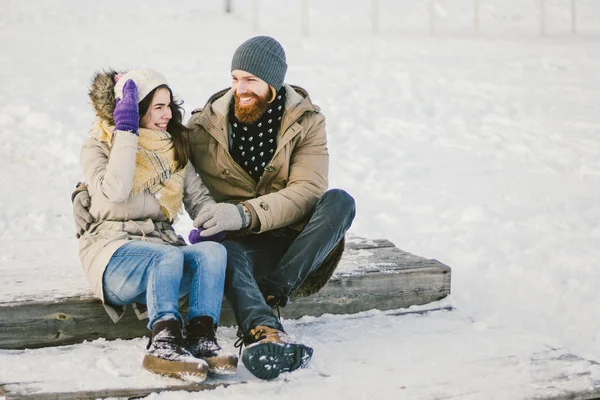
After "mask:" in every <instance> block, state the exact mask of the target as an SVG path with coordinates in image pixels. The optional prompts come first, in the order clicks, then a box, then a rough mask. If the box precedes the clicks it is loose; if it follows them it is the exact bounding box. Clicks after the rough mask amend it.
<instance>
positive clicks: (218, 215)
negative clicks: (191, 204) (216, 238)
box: [194, 203, 244, 237]
mask: <svg viewBox="0 0 600 400" xmlns="http://www.w3.org/2000/svg"><path fill="white" fill-rule="evenodd" d="M243 213H244V212H243V211H242V208H241V206H236V205H233V204H229V203H217V204H209V205H207V206H206V207H205V208H204V209H203V210H202V212H201V214H200V215H198V217H196V219H195V220H194V227H196V228H200V227H201V228H203V229H204V230H203V231H202V232H200V236H204V237H206V236H212V235H215V234H217V233H219V232H223V231H238V230H240V229H242V228H243V227H244V224H243V222H244V220H243Z"/></svg>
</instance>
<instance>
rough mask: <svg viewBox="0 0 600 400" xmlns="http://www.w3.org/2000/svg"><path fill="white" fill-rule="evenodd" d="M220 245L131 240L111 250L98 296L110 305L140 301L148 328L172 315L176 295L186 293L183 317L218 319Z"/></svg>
mask: <svg viewBox="0 0 600 400" xmlns="http://www.w3.org/2000/svg"><path fill="white" fill-rule="evenodd" d="M226 261H227V254H226V250H225V247H223V245H222V244H220V243H216V242H201V243H196V244H194V245H191V246H182V247H176V246H171V245H167V244H158V243H150V242H145V241H141V240H133V241H131V242H129V243H126V244H125V245H123V246H121V247H119V249H118V250H117V251H116V252H115V253H114V254H113V256H112V258H111V259H110V261H109V263H108V265H107V266H106V270H105V271H104V276H103V278H102V283H103V289H104V300H105V302H106V303H108V304H110V305H115V306H123V305H126V304H133V303H142V304H146V305H147V307H148V316H149V318H150V321H149V322H148V329H152V325H153V324H154V323H155V322H156V321H158V320H159V319H168V318H176V319H178V320H179V321H180V322H181V324H182V326H183V323H184V321H183V318H182V316H181V314H180V313H179V309H178V308H179V307H178V305H179V298H181V297H183V296H184V295H186V294H188V293H189V314H188V319H192V318H194V317H199V316H209V317H212V319H213V320H214V322H215V326H217V325H218V324H219V316H220V315H221V304H222V301H223V286H224V283H225V266H226Z"/></svg>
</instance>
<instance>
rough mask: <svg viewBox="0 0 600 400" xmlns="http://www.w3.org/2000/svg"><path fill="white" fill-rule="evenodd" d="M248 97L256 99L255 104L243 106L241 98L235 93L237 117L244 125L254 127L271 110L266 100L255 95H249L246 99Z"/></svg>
mask: <svg viewBox="0 0 600 400" xmlns="http://www.w3.org/2000/svg"><path fill="white" fill-rule="evenodd" d="M247 96H250V97H252V98H254V100H255V102H254V103H252V104H251V105H248V106H241V105H240V96H238V94H237V93H234V95H233V97H234V111H235V117H236V118H237V119H238V121H240V122H242V123H244V124H248V125H252V124H255V123H256V122H257V121H258V120H259V119H260V117H262V116H263V114H264V113H265V111H267V109H268V108H269V102H268V101H267V99H266V98H264V97H260V96H259V95H257V94H255V93H247V94H246V95H245V97H247Z"/></svg>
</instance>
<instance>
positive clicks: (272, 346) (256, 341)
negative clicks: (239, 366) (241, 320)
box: [242, 326, 313, 380]
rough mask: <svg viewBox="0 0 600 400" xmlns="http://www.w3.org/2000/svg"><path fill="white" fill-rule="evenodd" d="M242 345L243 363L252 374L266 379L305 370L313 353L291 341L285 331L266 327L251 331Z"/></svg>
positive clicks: (306, 347) (311, 350) (258, 327)
mask: <svg viewBox="0 0 600 400" xmlns="http://www.w3.org/2000/svg"><path fill="white" fill-rule="evenodd" d="M244 344H246V349H244V352H243V353H242V362H243V363H244V365H245V366H246V368H247V369H248V371H250V372H251V373H252V375H254V376H256V377H257V378H260V379H265V380H269V379H275V378H277V377H278V376H279V374H281V373H282V372H291V371H295V370H297V369H298V368H304V367H306V365H307V364H308V362H309V361H310V359H311V357H312V353H313V349H312V348H310V347H308V346H305V345H303V344H300V343H294V342H292V340H291V339H290V337H289V336H288V335H287V334H286V333H285V332H284V331H280V330H278V329H274V328H271V327H268V326H257V327H255V328H254V329H251V330H250V334H249V335H248V336H247V337H246V338H245V340H244Z"/></svg>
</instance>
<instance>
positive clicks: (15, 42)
mask: <svg viewBox="0 0 600 400" xmlns="http://www.w3.org/2000/svg"><path fill="white" fill-rule="evenodd" d="M252 3H253V2H250V1H245V2H242V1H234V2H233V13H231V14H229V15H227V14H225V13H224V12H223V3H222V2H221V1H216V0H213V1H208V0H204V1H199V0H196V1H192V0H181V1H178V2H172V3H169V2H158V1H143V2H142V1H128V2H124V1H112V0H111V1H103V2H100V1H97V2H92V1H76V0H72V1H47V2H44V1H27V2H25V1H16V0H0V5H1V6H2V13H0V88H1V89H0V168H1V170H2V177H1V178H0V179H1V181H0V182H1V188H2V189H1V190H2V195H1V197H0V301H9V300H11V299H16V298H19V296H21V295H26V294H27V293H29V294H31V293H35V292H38V293H57V292H58V293H60V292H61V290H62V289H61V286H60V285H63V286H69V287H72V288H75V289H77V288H79V287H82V288H85V285H86V284H85V281H84V280H83V279H82V278H83V275H82V273H81V271H80V267H79V263H78V258H77V243H76V240H75V239H74V230H73V222H72V218H71V204H70V201H69V196H70V193H71V192H72V190H73V188H74V185H75V183H76V182H77V181H78V180H80V179H81V172H80V171H81V170H80V166H79V148H80V145H81V143H82V141H83V140H84V138H85V137H86V135H87V132H88V128H89V126H90V124H91V121H92V119H93V113H92V109H91V106H90V104H89V101H88V98H87V88H88V86H89V82H90V78H91V77H92V75H93V73H94V72H95V71H96V70H99V69H102V68H107V67H112V68H115V69H128V68H137V67H151V68H154V69H157V70H158V71H161V72H163V73H164V74H165V75H166V76H167V79H168V80H169V82H170V84H171V86H172V88H173V89H174V91H175V92H176V93H177V95H178V96H179V97H180V98H182V99H183V100H184V101H185V108H186V110H187V113H186V116H185V118H186V120H187V118H188V117H189V115H190V111H191V110H192V109H194V108H196V107H201V106H203V105H204V102H205V101H206V99H207V98H208V97H209V96H210V95H211V94H212V93H214V92H216V91H218V90H220V89H222V88H224V87H226V86H228V85H229V84H230V79H229V66H230V61H231V56H232V54H233V52H234V50H235V48H236V47H237V46H238V45H239V44H240V43H241V42H242V41H244V40H245V39H247V38H248V37H250V36H253V35H254V34H256V32H254V29H255V27H256V24H257V21H256V20H255V19H254V18H253V14H252V12H253V10H252ZM301 3H302V2H301V1H299V0H293V1H292V0H289V1H286V2H280V1H276V0H261V1H260V2H259V19H258V29H259V31H258V32H257V33H259V34H269V35H273V36H275V37H276V38H277V39H278V40H280V41H281V43H282V44H283V46H284V48H285V49H286V52H287V58H288V64H289V70H288V74H287V78H286V81H287V82H288V83H293V84H297V85H300V86H302V87H304V88H306V89H307V90H308V92H309V93H310V95H311V98H312V99H313V101H314V102H315V103H317V104H319V105H320V106H321V108H322V110H323V113H324V114H325V115H326V117H327V125H328V135H329V149H330V154H331V174H330V178H331V179H330V183H331V185H330V186H331V187H340V188H344V189H346V190H347V191H348V192H350V193H351V194H352V195H353V196H354V197H355V199H356V201H357V207H358V214H357V217H356V220H355V222H354V225H353V227H352V229H351V233H352V234H354V235H357V236H362V237H367V238H371V239H377V238H385V239H389V240H391V241H392V242H394V243H395V244H396V246H398V247H399V248H401V249H403V250H406V251H409V252H411V253H414V254H417V255H420V256H423V257H426V258H435V259H438V260H440V261H441V262H443V263H445V264H447V265H449V266H450V267H452V295H451V296H450V297H449V298H447V299H445V300H443V301H442V302H440V303H439V304H437V305H438V306H439V305H442V306H445V305H452V306H454V307H456V311H453V312H451V313H434V314H431V315H429V316H427V317H420V316H405V317H393V316H389V315H387V314H386V313H382V312H378V311H372V312H369V313H365V314H362V315H360V318H356V317H355V316H324V317H321V318H316V319H315V318H305V319H303V320H300V321H288V322H287V323H286V326H288V327H289V330H290V332H291V333H292V335H293V337H294V338H296V339H298V340H302V341H304V342H306V343H307V344H309V345H311V346H313V347H314V348H315V357H314V359H313V362H312V363H311V365H310V368H308V369H307V370H304V371H300V372H298V373H297V374H293V375H291V376H288V377H286V378H282V379H280V380H278V381H275V382H270V383H265V382H260V381H257V380H252V378H251V377H250V376H249V375H248V373H247V371H245V370H244V369H243V368H240V372H239V373H240V375H241V376H242V377H243V378H245V379H249V380H251V383H250V384H248V385H242V386H237V387H230V388H227V389H222V388H221V389H218V390H217V391H214V392H210V393H206V394H204V395H205V396H207V398H228V399H234V398H245V396H263V395H267V396H269V397H271V396H280V397H281V398H299V397H302V398H308V397H309V396H310V397H312V398H348V399H370V398H375V397H380V396H389V395H392V394H393V395H394V398H396V396H397V394H403V395H404V397H403V398H409V399H413V398H415V399H416V398H423V399H433V398H440V397H442V396H451V395H452V396H457V397H460V398H476V399H479V398H481V399H490V398H499V399H504V398H507V399H508V398H526V397H528V396H532V395H538V394H539V393H541V392H540V391H539V388H537V387H536V386H535V384H531V382H532V381H533V382H535V381H536V380H535V379H533V378H531V377H535V376H536V374H541V375H540V376H542V375H543V376H547V374H546V373H540V372H539V371H537V372H536V371H533V370H530V366H528V364H527V361H528V360H531V357H532V355H535V354H540V353H543V352H545V351H548V349H549V348H560V349H565V351H568V352H572V353H574V354H577V355H578V356H581V357H584V358H587V359H593V360H596V361H600V318H598V313H599V310H600V291H598V289H597V288H598V287H599V286H600V269H599V267H598V265H597V263H598V260H599V259H600V157H598V155H599V153H600V1H597V0H578V1H577V29H578V34H577V35H572V34H571V20H570V17H571V9H570V4H571V3H570V2H569V1H566V0H547V1H546V2H545V3H546V9H545V14H546V21H545V30H546V36H544V37H541V36H540V22H539V8H538V6H539V2H538V1H534V0H481V1H480V2H479V3H480V18H479V31H480V33H479V35H474V34H473V14H472V5H473V1H472V0H444V1H437V2H435V6H434V9H435V15H436V16H435V20H434V23H433V25H434V30H435V36H433V37H429V35H428V33H429V26H430V25H429V19H428V15H429V14H428V12H429V8H428V3H427V2H426V1H423V0H386V1H384V0H379V2H378V3H379V10H380V17H379V34H377V35H373V34H372V25H371V16H370V10H371V8H370V2H369V1H359V0H320V1H318V2H317V1H311V2H310V9H309V14H308V15H309V20H310V24H309V30H308V33H309V34H308V35H307V36H306V35H304V36H303V35H302V34H301V31H302V23H301V17H300V15H301ZM190 226H191V223H190V221H189V219H186V218H182V219H181V221H180V223H179V225H178V229H179V230H180V231H181V232H182V233H187V231H188V230H189V227H190ZM49 271H51V273H50V272H49ZM34 274H37V275H38V276H44V275H45V274H48V275H52V276H53V277H58V279H59V281H60V284H57V283H56V281H53V280H52V279H48V280H47V281H44V280H43V279H39V280H38V281H39V286H37V284H36V285H32V284H30V283H28V282H27V280H25V279H23V277H24V276H31V275H34ZM221 335H222V339H221V341H222V342H223V343H224V344H226V345H227V346H229V347H231V344H232V342H233V340H234V332H233V330H232V329H223V330H222V331H221ZM143 347H144V342H143V340H142V339H139V340H134V341H117V342H114V343H108V342H103V341H96V342H93V343H86V344H85V345H82V346H79V347H77V346H74V347H73V346H71V347H68V349H69V351H68V352H66V351H64V350H61V349H60V348H59V349H42V350H36V351H25V352H11V351H0V383H3V382H16V381H19V380H20V379H21V380H22V377H23V375H24V374H25V375H27V374H28V375H29V376H30V377H31V380H35V372H34V370H35V366H37V367H39V366H45V367H46V368H45V373H46V374H47V373H48V369H47V367H49V366H50V365H52V371H51V372H52V373H54V374H56V376H57V377H60V376H61V375H64V373H65V372H64V371H65V369H68V368H71V369H73V368H75V373H76V374H77V375H76V377H77V379H78V380H79V381H81V384H82V385H84V386H85V384H87V385H88V386H86V387H90V386H89V385H92V386H93V385H94V382H104V383H106V382H110V379H113V378H114V379H116V380H117V381H118V380H119V379H121V381H119V382H122V380H124V379H129V380H131V379H132V377H133V378H135V379H136V380H138V381H140V382H147V381H148V382H149V381H151V380H153V379H156V378H155V377H153V376H150V375H149V374H145V372H144V371H142V370H141V366H140V362H139V361H140V360H141V357H142V356H143ZM66 353H68V354H69V356H68V357H62V358H60V354H66ZM127 354H130V355H131V357H128V358H127V359H128V360H129V361H126V362H124V361H123V358H125V357H124V355H127ZM136 357H137V358H136ZM486 357H489V358H490V359H493V360H496V361H493V362H492V361H490V363H488V364H485V365H486V367H485V368H482V364H481V360H483V359H487V358H486ZM475 361H477V363H476V362H475ZM82 365H84V366H86V367H87V369H88V370H89V371H91V372H89V373H87V374H83V373H81V372H77V371H82V370H85V368H82ZM569 368H574V367H573V365H570V366H569ZM585 368H588V369H589V368H591V371H592V373H591V375H588V376H585V377H584V378H582V379H583V381H581V382H577V385H579V386H577V387H578V388H580V389H581V388H585V387H587V386H590V385H592V384H593V383H594V382H595V381H597V380H599V379H600V371H598V370H597V369H598V368H597V367H594V365H592V364H589V363H588V364H586V365H585ZM94 371H95V372H94ZM556 372H557V373H558V372H560V371H556ZM71 373H73V371H71ZM96 374H99V375H96ZM524 377H529V378H528V379H529V381H528V380H527V379H526V378H524ZM544 379H546V378H544ZM117 381H115V383H114V385H116V386H118V384H119V383H118V382H117ZM519 382H520V383H521V384H520V385H519V384H518V383H519ZM573 384H575V383H573ZM100 387H101V386H100ZM524 387H526V388H527V389H524ZM55 389H61V388H55ZM62 389H64V388H62ZM71 389H72V387H71ZM193 396H194V395H193V394H182V393H176V394H162V395H156V396H154V398H159V397H160V398H161V399H162V398H192V397H193Z"/></svg>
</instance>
